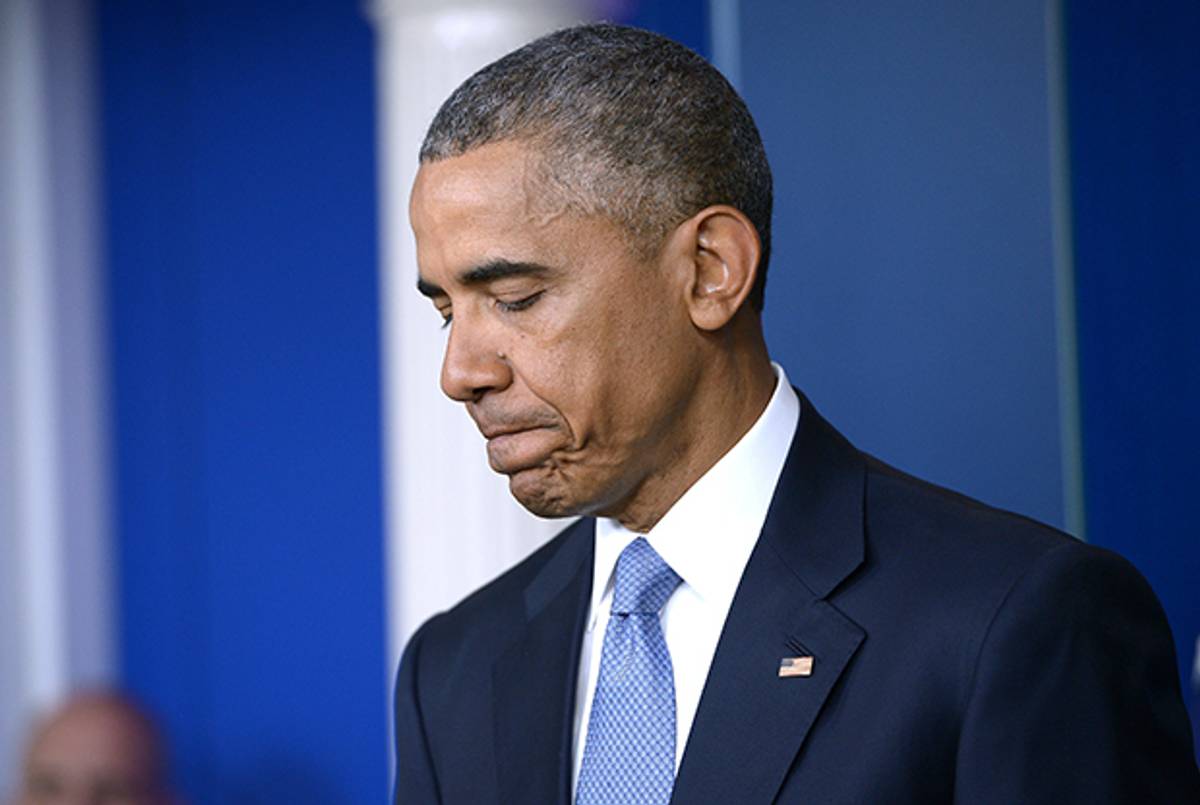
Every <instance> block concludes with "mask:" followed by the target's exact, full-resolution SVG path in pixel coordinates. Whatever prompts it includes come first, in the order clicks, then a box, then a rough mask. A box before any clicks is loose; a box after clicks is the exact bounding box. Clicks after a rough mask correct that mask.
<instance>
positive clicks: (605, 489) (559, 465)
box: [508, 450, 633, 518]
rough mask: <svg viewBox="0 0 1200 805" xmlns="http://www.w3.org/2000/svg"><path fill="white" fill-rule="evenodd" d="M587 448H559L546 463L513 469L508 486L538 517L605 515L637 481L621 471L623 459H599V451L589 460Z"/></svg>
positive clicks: (515, 496)
mask: <svg viewBox="0 0 1200 805" xmlns="http://www.w3.org/2000/svg"><path fill="white" fill-rule="evenodd" d="M587 452H588V451H583V450H580V451H577V452H576V451H564V452H556V453H555V454H554V455H553V456H551V457H550V458H549V459H548V460H547V461H546V462H544V463H542V464H539V465H537V466H535V467H530V468H528V469H523V470H519V471H516V472H513V473H509V474H508V489H509V491H510V492H511V493H512V496H513V497H514V498H516V500H517V502H518V503H520V504H521V505H522V506H524V507H525V508H526V509H528V510H529V511H530V512H531V513H533V514H535V515H537V516H538V517H548V518H557V517H588V516H601V515H603V514H604V512H607V511H609V510H610V509H613V508H614V504H615V503H616V502H617V501H619V500H621V499H623V498H624V497H626V496H627V495H628V494H629V491H630V487H632V486H633V484H631V483H629V481H628V478H625V479H622V477H621V476H622V473H621V472H619V471H617V470H618V469H619V468H620V467H621V466H623V465H622V464H621V463H618V462H612V461H597V459H598V458H599V457H598V456H595V455H591V456H588V458H589V459H591V460H590V461H587V462H586V463H585V462H584V460H583V459H584V454H586V453H587ZM596 464H599V465H600V466H594V465H596ZM624 466H628V465H624ZM606 470H607V471H608V472H606ZM606 476H607V477H606ZM622 480H624V482H622Z"/></svg>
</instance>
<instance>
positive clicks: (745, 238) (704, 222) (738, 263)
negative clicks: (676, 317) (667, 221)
mask: <svg viewBox="0 0 1200 805" xmlns="http://www.w3.org/2000/svg"><path fill="white" fill-rule="evenodd" d="M677 235H680V236H681V237H682V238H684V243H683V245H684V247H685V249H687V250H688V252H689V254H690V260H691V275H690V277H689V280H690V282H689V285H688V289H687V305H688V312H689V314H690V315H691V318H692V322H693V323H694V324H695V325H696V326H697V327H699V328H700V329H702V330H708V331H716V330H719V329H721V328H722V327H724V326H725V325H726V324H728V323H729V322H730V321H731V320H732V319H733V318H734V316H735V315H737V312H738V311H739V310H740V309H741V308H742V305H744V304H745V303H746V297H748V296H749V295H750V291H751V289H752V288H753V287H754V281H755V279H756V278H757V277H758V259H759V257H760V256H761V255H762V244H761V242H760V241H759V239H758V230H756V229H755V228H754V224H752V223H750V219H749V218H747V217H746V215H745V214H744V213H743V212H741V211H740V210H738V209H736V208H734V207H730V206H728V205H726V204H717V205H714V206H712V207H705V208H704V209H703V210H701V211H700V212H698V213H696V214H695V215H693V216H692V217H691V218H689V219H688V220H687V221H685V222H684V223H683V224H681V225H680V227H679V230H678V231H677ZM689 241H690V242H689Z"/></svg>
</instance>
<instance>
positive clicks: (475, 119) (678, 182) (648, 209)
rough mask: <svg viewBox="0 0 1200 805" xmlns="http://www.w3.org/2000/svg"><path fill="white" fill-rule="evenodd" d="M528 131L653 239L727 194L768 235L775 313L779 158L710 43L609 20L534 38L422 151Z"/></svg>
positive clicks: (438, 127)
mask: <svg viewBox="0 0 1200 805" xmlns="http://www.w3.org/2000/svg"><path fill="white" fill-rule="evenodd" d="M505 140H516V141H526V142H530V143H532V144H534V145H535V146H536V147H537V149H538V150H539V152H540V153H539V156H540V157H541V161H542V163H543V164H542V165H541V166H540V168H541V170H543V171H544V172H545V173H546V176H545V178H546V179H547V180H548V181H549V183H550V184H552V185H553V186H554V187H555V189H556V190H557V191H558V192H560V193H561V194H562V195H563V197H564V199H565V200H566V201H567V202H568V203H569V204H572V205H574V206H576V207H578V208H580V209H581V210H582V211H584V212H587V213H599V214H603V215H606V216H608V217H609V218H611V219H613V220H614V221H616V222H617V223H618V224H620V225H622V226H624V227H625V228H626V229H627V230H628V231H630V232H631V233H632V234H633V235H634V236H635V237H636V238H637V239H638V242H639V245H640V246H642V247H643V248H649V249H652V250H657V248H658V247H659V246H660V245H661V242H662V238H663V237H665V236H666V234H667V233H668V232H670V231H671V230H672V229H673V228H674V227H675V226H677V225H678V224H679V223H681V222H682V221H684V220H686V219H687V218H689V217H691V216H692V215H694V214H695V213H697V212H699V211H700V210H702V209H704V208H705V207H707V206H710V205H713V204H728V205H730V206H733V207H735V208H737V209H739V210H741V211H742V212H743V213H745V215H746V217H748V218H749V219H750V221H751V223H753V224H754V227H755V229H756V230H757V231H758V236H759V239H760V240H761V241H762V257H761V259H760V260H759V266H758V279H757V281H756V283H755V286H754V289H753V290H752V291H751V294H750V297H749V298H750V303H751V305H752V307H753V308H754V309H755V310H762V305H763V291H764V287H765V284H766V275H767V261H768V258H769V256H770V252H771V193H772V191H771V168H770V166H769V165H768V164H767V155H766V151H765V149H764V148H763V144H762V138H761V137H760V136H759V133H758V128H757V127H756V126H755V125H754V119H753V118H752V117H751V116H750V112H749V110H748V109H747V108H746V104H745V102H744V101H743V100H742V99H741V97H739V96H738V94H737V92H736V91H735V90H734V89H733V87H732V86H730V84H729V82H728V81H726V80H725V77H724V76H722V75H721V73H720V72H718V71H717V70H716V68H714V67H713V66H712V65H710V64H709V63H708V62H707V61H705V60H704V58H702V57H701V56H700V55H698V54H697V53H695V52H693V51H691V50H689V49H688V48H686V47H684V46H683V45H681V44H679V43H677V42H673V41H671V40H670V39H666V38H664V37H662V36H659V35H657V34H653V33H650V32H649V31H643V30H639V29H637V28H629V27H626V26H620V25H610V24H605V23H598V24H593V25H581V26H577V27H574V28H566V29H563V30H561V31H556V32H554V33H552V34H549V35H547V36H544V37H542V38H540V39H537V40H534V41H533V42H530V43H529V44H527V45H525V46H524V47H521V48H519V49H518V50H515V51H513V52H511V53H509V54H508V55H506V56H504V57H503V58H501V59H499V60H497V61H494V62H492V63H491V64H489V65H488V66H487V67H484V68H483V69H482V70H480V71H479V72H477V73H475V75H473V76H471V77H470V78H468V79H467V80H466V81H465V82H463V84H462V85H460V86H459V87H458V89H456V90H455V91H454V93H453V94H452V95H451V96H450V97H449V98H448V99H447V100H446V102H445V103H443V104H442V106H441V108H440V109H439V110H438V113H437V115H436V116H435V117H434V119H433V123H432V124H430V126H429V131H428V132H427V133H426V135H425V141H424V143H423V144H422V145H421V161H422V162H433V161H437V160H441V159H447V158H450V157H455V156H460V155H462V154H464V153H466V152H467V151H470V150H471V149H473V148H477V147H479V146H483V145H487V144H489V143H496V142H501V141H505Z"/></svg>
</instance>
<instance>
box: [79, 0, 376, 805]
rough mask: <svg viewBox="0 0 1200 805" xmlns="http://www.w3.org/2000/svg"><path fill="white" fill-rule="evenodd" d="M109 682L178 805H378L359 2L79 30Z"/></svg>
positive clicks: (181, 10)
mask: <svg viewBox="0 0 1200 805" xmlns="http://www.w3.org/2000/svg"><path fill="white" fill-rule="evenodd" d="M100 53H101V60H102V65H101V66H102V75H103V85H102V98H103V102H104V137H105V152H104V153H105V172H106V203H107V208H108V209H107V212H108V231H107V237H108V242H109V252H108V256H109V269H110V276H111V281H110V286H109V294H110V303H111V308H112V309H111V320H112V322H113V324H112V327H113V332H112V338H113V344H112V354H113V357H114V364H115V378H114V395H115V401H114V402H115V405H114V410H115V412H116V414H115V415H116V422H115V433H116V440H117V445H116V447H117V450H116V452H117V462H118V466H117V480H118V501H117V502H118V522H117V535H118V539H119V553H120V567H119V574H120V605H121V632H122V634H121V639H122V651H121V657H122V661H123V678H124V680H125V682H126V684H127V685H128V686H129V687H130V688H131V689H132V690H133V691H134V692H135V693H137V694H139V695H140V696H142V697H143V698H144V699H146V700H147V701H148V702H149V704H150V705H151V706H152V707H153V708H154V709H155V710H157V711H158V712H159V713H160V714H161V715H162V716H163V718H164V720H165V722H166V724H167V727H168V731H169V735H170V738H171V741H172V743H173V745H174V750H175V755H176V757H177V761H178V762H177V765H178V767H179V773H180V778H181V780H182V782H183V783H184V787H185V792H186V793H187V795H188V796H189V797H190V798H191V801H193V802H196V803H217V802H219V803H250V802H255V803H257V802H263V803H268V802H269V803H277V802H296V803H342V802H354V803H359V802H379V801H383V800H384V799H385V797H386V793H387V790H388V779H387V777H388V759H387V758H388V756H387V752H388V750H387V734H386V732H387V728H386V719H387V712H388V675H389V673H390V669H388V668H386V667H385V662H386V660H385V657H384V644H385V625H384V600H385V599H384V594H383V582H382V578H383V557H382V522H381V521H382V514H381V512H382V505H381V488H380V485H381V481H380V447H379V435H380V434H379V431H380V414H379V402H378V400H379V379H378V378H379V368H378V360H379V350H378V322H377V318H378V316H377V309H378V300H377V293H376V271H377V255H376V246H375V243H376V213H375V206H374V204H375V195H374V194H375V190H374V185H375V164H374V149H375V142H374V138H375V129H374V125H375V122H374V75H373V63H372V38H371V32H370V29H369V25H368V23H367V21H366V20H365V18H364V17H363V11H362V7H361V4H359V3H354V2H340V3H315V2H314V3H288V4H262V3H259V4H241V3H234V2H206V3H183V2H171V3H161V2H121V3H108V4H102V5H101V7H100Z"/></svg>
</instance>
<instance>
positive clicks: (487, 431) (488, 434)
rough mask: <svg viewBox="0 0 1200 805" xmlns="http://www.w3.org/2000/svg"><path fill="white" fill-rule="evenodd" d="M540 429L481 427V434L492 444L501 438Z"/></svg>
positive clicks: (509, 426) (528, 427) (508, 426)
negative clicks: (494, 440) (493, 440)
mask: <svg viewBox="0 0 1200 805" xmlns="http://www.w3.org/2000/svg"><path fill="white" fill-rule="evenodd" d="M540 427H541V426H540V425H519V426H512V425H505V426H503V427H483V426H480V428H479V432H480V433H482V434H483V438H485V439H487V440H488V441H489V442H490V441H491V440H492V439H498V438H500V437H501V436H512V435H513V434H517V433H525V432H526V431H531V430H537V429H538V428H540Z"/></svg>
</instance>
